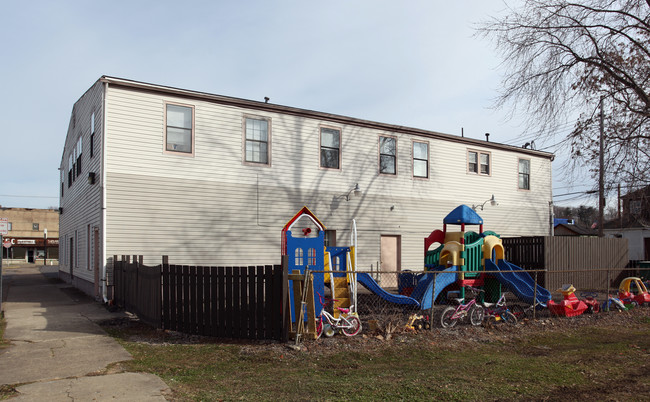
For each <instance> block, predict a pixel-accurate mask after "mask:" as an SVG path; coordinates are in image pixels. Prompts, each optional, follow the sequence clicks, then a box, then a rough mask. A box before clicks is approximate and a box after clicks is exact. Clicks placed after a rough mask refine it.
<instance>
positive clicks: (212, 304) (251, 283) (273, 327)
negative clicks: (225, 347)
mask: <svg viewBox="0 0 650 402" xmlns="http://www.w3.org/2000/svg"><path fill="white" fill-rule="evenodd" d="M286 294H287V276H286V270H284V269H283V268H282V266H281V265H274V266H271V265H267V266H256V267H252V266H251V267H202V266H201V267H196V266H186V265H170V264H168V262H167V258H166V257H163V264H162V265H158V266H156V267H145V266H144V265H142V257H139V258H137V257H136V256H134V257H133V262H131V261H130V258H129V257H128V256H123V257H122V259H121V260H120V259H118V258H117V256H115V257H114V301H115V304H116V305H117V306H119V307H124V308H125V309H126V310H128V311H130V312H132V313H135V314H137V315H138V317H139V318H140V319H141V320H143V321H145V322H147V323H148V324H150V325H152V326H155V327H157V328H164V329H169V330H173V331H179V332H183V333H187V334H194V335H204V336H213V337H221V338H240V339H275V340H280V341H283V340H286V337H287V326H286V318H285V314H284V311H283V306H284V307H286V303H284V300H283V299H284V297H283V295H286ZM285 297H286V296H285Z"/></svg>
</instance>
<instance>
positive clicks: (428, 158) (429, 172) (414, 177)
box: [411, 140, 431, 180]
mask: <svg viewBox="0 0 650 402" xmlns="http://www.w3.org/2000/svg"><path fill="white" fill-rule="evenodd" d="M416 143H418V144H426V146H427V159H426V161H427V175H426V176H416V175H415V161H416V160H418V161H421V160H424V159H416V158H415V152H414V148H415V144H416ZM430 161H431V146H430V145H429V141H422V140H411V168H412V172H411V173H412V175H413V179H415V180H429V177H430V176H431V162H430Z"/></svg>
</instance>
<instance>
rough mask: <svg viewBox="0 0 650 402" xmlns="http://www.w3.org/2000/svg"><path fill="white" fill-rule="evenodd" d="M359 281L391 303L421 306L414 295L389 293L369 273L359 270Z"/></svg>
mask: <svg viewBox="0 0 650 402" xmlns="http://www.w3.org/2000/svg"><path fill="white" fill-rule="evenodd" d="M357 282H359V283H360V284H362V285H363V286H365V287H366V288H367V289H368V290H369V291H371V292H372V293H374V294H376V295H377V296H379V297H381V298H382V299H384V300H386V301H389V302H391V303H395V304H402V305H405V306H420V302H418V301H417V300H415V299H414V298H412V297H408V296H404V295H395V294H392V293H388V292H387V291H385V290H384V289H383V288H382V287H381V286H379V284H378V283H377V282H375V280H374V279H372V277H371V276H370V274H368V273H365V272H357Z"/></svg>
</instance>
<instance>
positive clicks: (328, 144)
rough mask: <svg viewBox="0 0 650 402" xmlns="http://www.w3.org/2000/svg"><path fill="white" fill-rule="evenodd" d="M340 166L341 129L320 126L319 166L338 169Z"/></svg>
mask: <svg viewBox="0 0 650 402" xmlns="http://www.w3.org/2000/svg"><path fill="white" fill-rule="evenodd" d="M340 166H341V130H339V129H335V128H328V127H321V128H320V167H322V168H328V169H339V167H340Z"/></svg>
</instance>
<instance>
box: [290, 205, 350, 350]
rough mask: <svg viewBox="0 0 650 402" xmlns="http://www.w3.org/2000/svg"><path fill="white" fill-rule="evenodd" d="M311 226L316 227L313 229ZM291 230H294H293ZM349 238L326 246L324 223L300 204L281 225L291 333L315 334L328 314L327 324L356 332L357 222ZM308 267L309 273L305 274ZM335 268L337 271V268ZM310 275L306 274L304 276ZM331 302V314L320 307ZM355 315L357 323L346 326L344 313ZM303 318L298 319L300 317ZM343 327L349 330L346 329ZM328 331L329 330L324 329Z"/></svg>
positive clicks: (322, 328)
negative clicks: (292, 325)
mask: <svg viewBox="0 0 650 402" xmlns="http://www.w3.org/2000/svg"><path fill="white" fill-rule="evenodd" d="M312 227H313V228H314V229H315V231H314V232H312ZM294 232H295V233H296V234H294ZM351 233H352V235H351V242H352V245H351V246H348V247H325V225H324V224H323V223H322V222H321V221H320V220H319V219H318V218H317V217H316V215H314V214H313V213H312V212H311V211H310V210H309V208H307V207H303V208H302V209H301V210H300V211H298V213H297V214H295V215H294V216H293V217H292V218H291V219H290V220H289V221H288V222H287V223H286V224H285V226H284V227H283V228H282V255H286V256H287V257H288V258H287V261H288V263H287V265H288V271H289V272H288V274H289V284H288V285H289V286H288V287H289V305H290V314H291V322H293V323H298V322H299V321H304V322H306V323H307V329H306V330H302V328H301V327H302V323H300V325H296V328H295V330H292V331H290V334H293V335H294V336H298V334H299V333H307V334H309V335H311V336H313V337H314V338H316V337H318V336H319V335H320V332H323V330H324V329H325V327H324V326H323V327H320V331H319V327H318V324H319V323H321V324H322V323H323V316H327V318H328V320H329V324H328V325H329V327H330V328H334V327H335V326H337V325H338V326H340V327H341V328H342V329H343V332H344V333H346V335H350V334H353V335H356V334H357V333H358V332H359V331H360V330H361V323H360V321H359V320H358V315H357V313H356V304H357V303H356V299H357V287H356V284H357V282H356V273H355V271H356V266H355V261H356V258H355V256H356V254H355V252H356V223H355V222H354V220H353V221H352V227H351ZM307 271H309V272H310V273H311V275H305V273H306V272H307ZM337 271H338V272H337ZM307 276H309V278H306V277H307ZM326 285H327V286H328V287H329V290H330V295H331V297H329V298H326V297H324V296H325V286H326ZM325 305H328V306H330V308H331V309H332V314H329V313H328V314H324V312H323V307H324V306H325ZM341 314H343V315H345V316H346V317H347V318H349V316H354V317H357V318H355V319H354V322H355V323H357V322H358V326H354V331H352V327H350V328H347V327H346V324H345V323H348V319H347V318H346V317H341ZM301 316H302V317H303V320H300V317H301ZM341 321H344V322H345V323H344V324H340V322H341ZM346 330H349V331H347V332H346ZM327 333H328V334H329V333H330V331H327Z"/></svg>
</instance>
